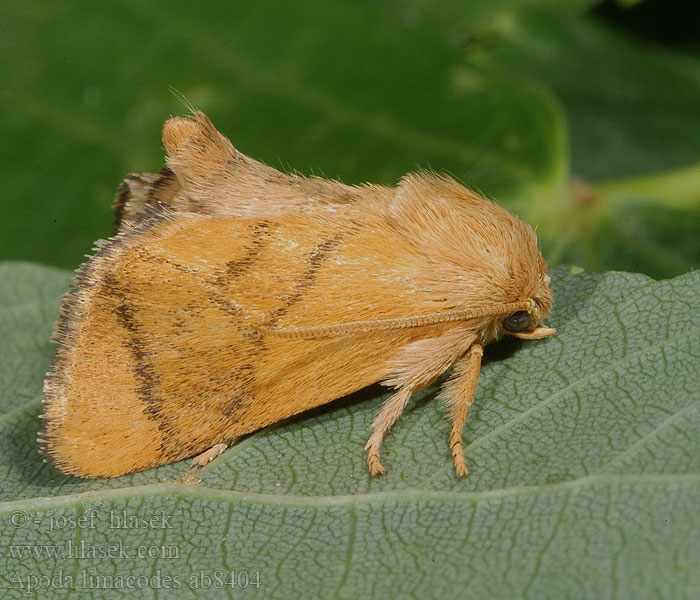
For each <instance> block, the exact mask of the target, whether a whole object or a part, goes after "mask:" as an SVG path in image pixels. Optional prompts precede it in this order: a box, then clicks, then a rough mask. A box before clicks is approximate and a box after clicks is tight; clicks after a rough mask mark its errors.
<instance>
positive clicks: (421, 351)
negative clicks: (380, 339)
mask: <svg viewBox="0 0 700 600" xmlns="http://www.w3.org/2000/svg"><path fill="white" fill-rule="evenodd" d="M474 340H475V335H474V334H473V332H471V331H469V330H465V329H463V328H461V327H458V328H455V329H453V330H451V331H448V332H446V333H444V334H443V335H441V336H439V337H435V338H428V339H425V340H418V341H416V342H413V343H411V344H409V345H408V346H406V347H405V348H403V349H402V350H401V352H400V353H399V354H398V356H396V357H395V359H394V360H393V361H392V363H391V365H390V367H389V370H390V372H391V373H392V375H391V376H390V377H388V378H387V379H386V380H385V381H384V382H383V383H384V385H389V386H392V387H394V388H398V391H397V392H396V393H395V394H394V395H393V396H391V397H390V398H389V399H388V400H387V401H386V402H385V403H384V404H383V405H382V408H381V410H380V411H379V414H378V415H377V417H376V418H375V419H374V421H373V422H372V435H370V436H369V439H368V440H367V444H366V445H365V450H367V465H368V466H369V471H370V473H371V474H372V475H373V476H375V477H377V476H379V475H383V474H384V473H386V469H385V468H384V466H383V465H382V463H381V462H380V460H379V448H380V446H381V445H382V441H383V440H384V435H385V434H386V432H387V431H389V429H390V428H391V426H392V425H393V424H394V423H396V420H397V419H398V418H399V417H400V416H401V413H402V412H403V411H404V409H405V408H406V405H407V404H408V401H409V400H410V398H411V395H412V394H413V392H416V391H418V390H420V389H422V388H424V387H426V386H427V385H430V383H432V382H433V381H434V380H435V379H436V378H437V377H439V376H440V375H442V374H443V373H444V372H445V371H447V369H449V368H450V366H452V364H453V363H454V361H455V360H457V358H459V357H460V356H461V355H462V354H464V352H465V350H466V349H467V348H470V347H472V345H473V343H474Z"/></svg>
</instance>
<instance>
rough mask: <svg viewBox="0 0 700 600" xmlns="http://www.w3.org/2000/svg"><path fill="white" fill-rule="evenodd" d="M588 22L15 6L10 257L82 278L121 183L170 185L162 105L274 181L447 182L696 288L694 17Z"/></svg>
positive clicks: (278, 4)
mask: <svg viewBox="0 0 700 600" xmlns="http://www.w3.org/2000/svg"><path fill="white" fill-rule="evenodd" d="M596 4H597V3H596V2H591V1H590V0H570V1H565V0H559V1H555V0H539V1H537V0H494V1H489V2H483V1H479V0H461V1H456V0H373V1H372V0H300V1H293V2H290V1H288V0H284V1H277V0H256V1H255V2H235V1H228V0H227V1H223V0H221V1H216V2H198V3H192V2H183V1H175V2H167V3H166V2H147V1H145V0H144V1H141V0H130V1H124V2H115V3H111V2H93V1H81V0H69V1H65V2H48V1H41V0H35V1H33V2H31V3H27V2H19V1H18V0H6V1H5V2H4V3H3V19H2V24H0V74H1V75H2V78H1V79H0V81H1V83H0V98H1V99H2V113H1V114H0V135H1V136H2V146H1V149H0V152H2V156H1V157H0V175H1V176H2V181H3V192H2V200H1V201H0V259H16V260H27V261H35V262H40V263H44V264H51V265H58V266H61V267H68V268H71V269H72V268H75V267H76V266H77V265H78V264H79V263H80V262H82V261H83V260H84V254H86V253H89V252H90V251H91V248H92V245H93V242H94V240H96V239H98V238H103V237H106V236H108V235H110V233H111V227H112V211H111V203H112V197H113V194H114V191H115V189H116V187H117V185H118V183H119V182H120V180H121V179H122V178H123V177H124V176H125V175H126V174H127V173H129V172H133V171H137V172H138V171H157V170H158V169H160V168H161V167H162V166H163V150H162V147H161V142H160V127H161V124H162V122H163V121H164V120H165V119H166V118H167V117H168V116H170V115H171V114H182V113H183V112H184V110H185V109H184V108H183V106H182V105H181V104H180V102H179V101H178V100H177V98H176V97H175V96H174V95H173V94H172V93H171V92H170V88H171V87H172V88H174V89H176V90H178V91H179V92H181V93H182V94H184V95H185V96H186V97H187V98H188V99H189V100H190V101H191V102H192V103H193V104H195V105H196V106H197V107H198V108H200V109H202V110H204V111H205V112H207V113H208V114H209V116H210V117H211V118H212V119H213V121H214V122H215V124H216V125H217V127H218V128H219V129H220V130H221V131H222V132H223V133H224V134H226V135H227V136H228V137H229V138H230V139H231V140H232V141H233V143H234V145H236V146H237V147H238V148H239V149H240V150H241V151H243V152H244V153H246V154H248V155H250V156H253V157H255V158H257V159H259V160H262V161H264V162H267V163H268V164H271V165H272V166H275V167H277V168H281V169H284V170H296V171H298V172H300V173H304V174H310V173H315V174H321V175H325V176H328V177H333V178H338V179H341V180H342V181H344V182H347V183H360V182H364V181H372V182H376V183H384V184H394V183H395V182H396V180H397V178H398V177H400V176H401V175H402V174H403V173H405V172H407V171H411V170H414V169H417V168H430V169H434V170H436V171H445V172H448V173H451V174H452V175H454V176H456V177H457V178H459V179H460V180H461V181H462V182H464V183H466V184H468V185H470V186H472V187H475V188H477V189H479V190H480V191H482V192H483V193H485V194H487V195H489V196H490V197H493V198H495V199H497V200H498V201H500V202H501V203H503V204H504V205H506V206H507V207H508V208H510V209H511V210H513V211H515V212H516V213H518V214H519V215H520V216H521V217H523V218H524V219H525V220H527V221H528V222H530V223H531V224H532V225H533V226H536V227H537V230H538V233H539V235H540V239H541V244H542V247H543V251H544V253H545V256H546V257H547V258H548V259H549V260H550V262H551V263H560V262H568V263H573V264H577V265H580V266H582V267H584V268H586V269H589V270H609V269H619V270H628V271H641V272H644V273H647V274H649V275H651V276H653V277H657V278H661V277H670V276H673V275H676V274H678V273H681V272H684V271H687V270H689V269H692V268H695V267H697V265H698V262H699V259H700V43H699V38H700V35H699V32H700V18H699V16H700V9H698V8H697V5H696V4H695V3H693V2H687V3H680V2H679V3H673V2H641V3H638V4H633V5H631V6H622V5H618V4H615V3H614V2H612V1H606V2H604V3H603V4H602V5H600V4H598V5H596ZM625 4H630V3H625Z"/></svg>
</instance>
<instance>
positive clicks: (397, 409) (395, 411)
mask: <svg viewBox="0 0 700 600" xmlns="http://www.w3.org/2000/svg"><path fill="white" fill-rule="evenodd" d="M414 391H415V390H414V388H412V387H405V388H402V389H400V390H399V391H398V392H396V393H395V394H394V395H393V396H391V398H389V399H388V400H387V401H386V402H385V403H384V404H383V405H382V409H381V410H380V411H379V414H378V415H377V417H376V418H375V419H374V421H373V422H372V435H370V436H369V439H368V440H367V444H365V450H367V464H368V465H369V472H370V474H371V475H372V476H373V477H378V476H380V475H384V473H386V469H385V468H384V466H383V465H382V463H381V462H380V461H379V447H380V446H381V445H382V441H383V440H384V435H385V434H386V432H387V431H389V429H390V428H391V426H392V425H393V424H394V423H396V420H397V419H398V418H399V417H400V416H401V413H402V412H403V410H404V408H406V405H407V404H408V401H409V400H410V398H411V394H413V392H414Z"/></svg>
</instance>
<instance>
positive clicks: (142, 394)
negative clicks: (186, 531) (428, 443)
mask: <svg viewBox="0 0 700 600" xmlns="http://www.w3.org/2000/svg"><path fill="white" fill-rule="evenodd" d="M163 141H164V144H165V148H166V151H167V168H166V169H163V170H162V171H161V172H160V173H159V174H146V173H144V174H137V175H131V176H130V177H129V178H127V179H126V180H125V181H124V182H123V183H122V185H121V186H120V188H119V190H118V192H117V199H116V212H117V223H116V227H117V232H116V234H115V235H114V237H112V238H110V239H108V240H106V241H100V242H98V243H97V252H96V254H95V255H94V256H93V257H92V258H91V259H90V260H89V261H88V262H87V263H85V264H84V265H83V266H82V267H81V268H80V269H79V271H78V275H77V277H76V280H75V283H74V285H73V287H72V289H71V290H70V291H69V292H68V293H67V294H66V296H65V298H64V299H63V303H62V306H61V312H60V320H59V322H58V324H57V328H56V332H55V334H54V340H55V342H56V343H57V345H58V347H57V352H56V356H55V358H54V361H53V364H52V367H51V370H50V371H49V373H48V375H47V378H46V381H45V384H44V391H45V398H44V414H43V415H42V417H43V419H44V430H43V431H42V433H41V434H40V442H41V445H42V449H43V452H44V453H45V454H46V455H47V458H48V459H49V460H50V461H51V462H52V463H53V464H54V465H55V466H56V468H58V470H60V471H62V472H64V473H72V474H75V475H79V476H83V477H115V476H119V475H124V474H126V473H132V472H135V471H141V470H144V469H149V468H151V467H155V466H157V465H162V464H166V463H170V462H173V461H176V460H179V459H183V458H186V457H190V456H196V457H197V458H195V464H200V465H201V464H204V463H206V462H207V461H208V460H210V459H211V458H213V457H214V456H216V455H217V454H218V453H219V452H221V451H222V450H223V449H224V448H226V447H227V446H229V445H231V444H233V443H234V442H235V441H236V440H237V439H238V438H240V437H241V436H244V435H246V434H248V433H250V432H252V431H255V430H257V429H260V428H262V427H265V426H266V425H270V424H271V423H275V422H277V421H280V420H281V419H284V418H286V417H289V416H291V415H295V414H297V413H300V412H303V411H305V410H308V409H310V408H313V407H315V406H319V405H322V404H326V403H328V402H330V401H332V400H334V399H336V398H339V397H341V396H344V395H346V394H349V393H351V392H353V391H355V390H358V389H360V388H363V387H365V386H368V385H370V384H372V383H374V382H377V381H381V382H382V383H383V384H384V385H386V386H389V387H391V388H394V390H395V392H394V394H393V395H392V396H390V397H389V399H388V400H387V401H386V402H385V404H384V405H383V406H382V408H381V410H380V411H379V414H378V415H377V417H376V419H375V420H374V422H373V423H372V432H371V435H370V436H369V440H368V442H367V445H366V450H367V462H368V465H369V470H370V472H371V474H372V475H381V474H383V473H384V472H385V469H384V467H383V466H382V464H381V462H380V456H379V449H380V446H381V443H382V440H383V438H384V435H385V434H386V432H387V431H388V430H389V428H390V427H391V426H392V425H393V424H394V422H395V421H396V420H397V419H398V417H399V415H400V414H401V412H402V411H403V409H404V408H405V407H406V404H407V403H408V401H409V398H410V397H411V394H413V392H415V391H416V390H419V389H421V388H423V387H425V386H427V385H428V384H430V383H431V382H432V381H433V380H435V379H436V378H437V377H438V376H440V375H441V374H443V373H444V372H446V371H447V370H448V369H450V368H452V375H451V378H449V379H448V380H447V381H446V383H445V384H444V387H443V389H442V392H441V393H442V397H443V399H444V401H445V404H446V407H447V413H448V416H449V420H450V423H451V432H450V436H449V448H450V451H451V454H452V459H453V461H454V465H455V470H456V474H457V476H460V477H462V476H465V475H467V474H468V470H467V463H466V461H465V458H464V452H463V448H462V428H463V425H464V423H465V420H466V417H467V411H468V410H469V407H470V405H471V403H472V400H473V399H474V393H475V390H476V385H477V380H478V377H479V370H480V367H481V357H482V354H483V347H484V346H485V345H486V344H488V343H489V342H491V341H493V340H496V339H498V338H500V337H502V336H503V335H505V334H510V335H513V336H515V337H518V338H522V339H527V340H532V339H539V338H543V337H547V336H550V335H552V334H553V333H554V330H553V329H551V328H549V327H546V326H544V325H541V324H540V321H541V320H542V319H544V318H545V317H546V316H547V315H548V314H549V312H550V309H551V305H552V296H551V293H550V290H549V287H548V283H549V278H548V277H547V275H546V264H545V262H544V260H543V258H542V256H541V254H540V252H539V250H538V249H537V239H536V237H535V234H534V232H533V230H532V229H531V228H530V227H529V226H528V225H526V224H525V223H523V222H522V221H520V220H519V219H517V218H516V217H514V216H513V215H511V214H510V213H508V212H507V211H506V210H505V209H503V208H501V207H500V206H498V205H497V204H495V203H493V202H491V201H489V200H486V199H484V198H483V197H481V196H479V195H478V194H476V193H474V192H473V191H470V190H469V189H466V188H465V187H463V186H461V185H459V184H458V183H456V182H455V181H454V180H452V179H450V178H448V177H443V176H437V175H434V174H428V173H417V174H411V175H406V176H405V177H403V178H402V179H401V180H400V182H399V183H398V185H397V186H396V187H382V186H377V185H362V186H348V185H343V184H341V183H338V182H336V181H328V180H325V179H322V178H318V177H310V178H305V177H300V176H297V175H287V174H283V173H280V172H279V171H276V170H275V169H273V168H271V167H268V166H266V165H263V164H261V163H259V162H256V161H254V160H252V159H250V158H248V157H246V156H244V155H243V154H241V153H240V152H238V151H237V150H236V149H235V148H234V147H233V146H232V145H231V143H230V142H229V140H228V139H226V138H225V137H224V136H223V135H222V134H220V133H219V132H218V131H217V130H216V129H215V128H214V126H213V124H212V123H211V121H210V120H209V119H208V118H207V117H206V116H205V115H204V114H203V113H201V112H194V113H193V114H192V115H191V116H189V117H187V118H172V119H170V120H168V121H167V122H166V123H165V125H164V127H163Z"/></svg>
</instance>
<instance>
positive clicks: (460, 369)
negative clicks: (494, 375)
mask: <svg viewBox="0 0 700 600" xmlns="http://www.w3.org/2000/svg"><path fill="white" fill-rule="evenodd" d="M483 355H484V348H483V347H482V345H481V344H473V345H472V346H471V348H469V350H468V351H467V353H466V354H465V355H464V356H463V357H462V358H460V359H459V361H458V362H457V364H456V365H455V368H454V373H453V375H452V377H451V379H450V380H449V381H447V382H446V383H445V385H444V387H443V393H442V395H443V398H444V399H445V404H446V406H447V409H448V411H449V417H450V422H451V423H452V431H451V432H450V450H451V451H452V460H453V461H454V464H455V472H456V474H457V477H466V476H467V475H469V469H468V468H467V461H466V459H465V458H464V448H463V447H462V429H463V428H464V423H465V422H466V420H467V413H468V412H469V407H470V406H471V405H472V402H473V401H474V394H475V393H476V384H477V383H478V381H479V372H480V371H481V357H482V356H483Z"/></svg>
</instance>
